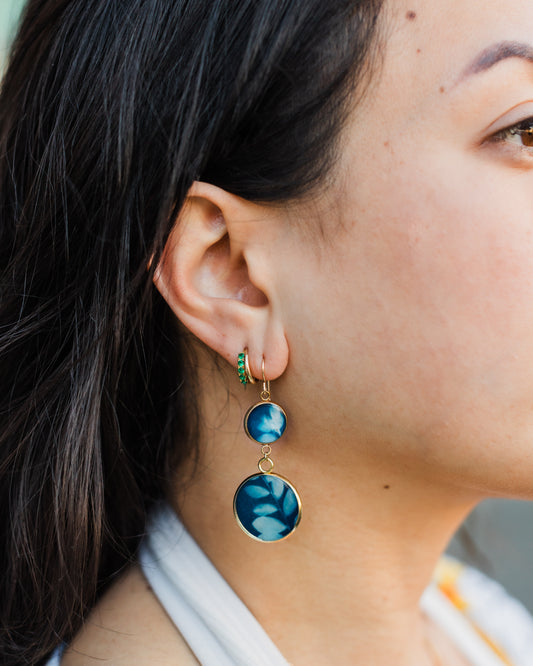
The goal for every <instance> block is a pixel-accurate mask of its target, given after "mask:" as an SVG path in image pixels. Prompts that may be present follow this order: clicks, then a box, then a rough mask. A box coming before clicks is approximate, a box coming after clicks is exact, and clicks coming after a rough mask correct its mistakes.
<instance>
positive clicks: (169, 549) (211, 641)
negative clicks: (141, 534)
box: [47, 505, 533, 666]
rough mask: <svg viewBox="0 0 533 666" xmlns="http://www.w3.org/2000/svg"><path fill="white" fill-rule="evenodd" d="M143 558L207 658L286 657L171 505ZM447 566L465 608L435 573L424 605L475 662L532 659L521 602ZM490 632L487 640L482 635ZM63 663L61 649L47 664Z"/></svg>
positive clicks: (205, 663) (531, 624) (248, 665)
mask: <svg viewBox="0 0 533 666" xmlns="http://www.w3.org/2000/svg"><path fill="white" fill-rule="evenodd" d="M139 560H140V564H141V567H142V570H143V572H144V574H145V576H146V578H147V579H148V581H149V583H150V585H151V587H152V589H153V591H154V593H155V595H156V596H157V597H158V599H159V601H160V602H161V605H162V606H163V607H164V608H165V610H166V612H167V613H168V615H169V617H170V618H171V620H172V621H173V622H174V624H175V625H176V627H177V628H178V629H179V631H180V633H181V635H182V636H183V638H184V639H185V640H186V641H187V643H188V645H189V647H190V648H191V650H192V652H193V653H194V655H195V656H196V658H197V659H198V661H199V662H200V664H202V666H287V665H288V664H289V662H288V661H287V660H286V659H285V658H284V657H283V655H282V654H281V653H280V651H279V650H278V648H277V647H276V646H275V645H274V643H273V642H272V640H271V639H270V638H269V636H268V635H267V634H266V632H265V631H264V629H263V628H262V627H261V625H260V624H259V623H258V621H257V620H256V619H255V617H254V616H253V615H252V613H251V612H250V611H249V610H248V608H247V607H246V606H245V605H244V603H243V602H242V601H241V600H240V598H239V597H238V596H237V595H236V593H235V592H234V591H233V590H232V588H231V587H230V586H229V585H228V583H227V582H226V581H225V580H224V578H223V577H222V576H221V574H220V573H219V572H218V571H217V569H216V568H215V567H214V565H213V564H212V562H211V561H210V560H209V559H208V558H207V556H206V555H205V553H204V552H203V551H202V550H201V549H200V547H199V546H198V544H197V543H196V542H195V541H194V539H193V538H192V537H191V535H190V534H189V532H188V531H187V530H186V528H185V527H184V525H183V523H182V522H181V521H180V520H179V518H178V517H177V516H176V514H175V513H174V512H173V511H172V510H171V509H170V508H169V507H168V506H166V505H161V506H160V507H158V509H157V510H156V511H155V512H154V513H153V514H152V518H151V520H150V522H149V525H148V530H147V536H146V538H145V540H144V541H143V543H142V545H141V548H140V553H139ZM442 566H443V567H444V569H445V570H446V573H445V575H444V576H443V577H442V578H443V580H444V578H445V577H446V576H449V573H450V571H455V572H456V573H457V575H455V574H454V580H453V585H454V587H453V594H454V595H458V594H459V593H460V594H461V595H462V596H463V597H465V596H466V597H467V599H468V603H466V602H464V601H462V606H464V607H465V608H467V612H466V611H465V610H464V609H463V610H462V612H461V611H460V610H458V608H457V607H456V605H454V604H453V603H452V601H451V600H450V598H449V597H448V596H447V595H446V594H445V593H444V592H443V591H442V587H443V585H444V583H443V585H441V584H440V583H439V584H438V582H437V580H435V581H434V582H433V583H432V584H431V585H430V586H429V587H428V588H427V589H426V591H425V593H424V595H423V596H422V599H421V607H422V609H423V610H424V612H425V613H426V614H427V615H428V616H429V617H430V618H431V619H432V620H433V621H434V622H435V623H436V624H438V625H439V626H440V627H442V629H443V630H444V631H445V632H446V633H447V635H448V636H450V639H451V640H452V641H453V642H454V643H455V644H456V646H457V648H458V649H459V651H461V652H462V653H463V654H464V656H465V657H466V658H467V659H468V660H469V661H470V662H471V663H472V666H503V665H505V666H533V619H532V618H531V616H530V614H529V613H528V611H527V610H526V609H525V608H524V606H522V605H521V604H520V603H518V602H517V601H515V600H514V599H512V598H511V597H509V596H508V595H507V593H506V592H505V590H504V589H503V588H502V587H501V585H499V584H498V583H495V582H494V581H492V580H490V579H488V578H487V577H486V576H484V575H483V574H481V573H480V572H478V571H476V570H475V569H472V568H471V567H465V566H464V565H461V564H460V563H457V562H456V561H455V560H452V559H450V558H445V559H444V560H443V561H442ZM444 569H443V570H444ZM441 582H442V581H441ZM485 634H488V636H490V639H491V640H490V641H487V640H486V639H484V638H482V636H483V635H485ZM494 644H496V646H498V647H497V648H495V647H494ZM489 645H492V647H489ZM498 653H499V654H500V655H501V656H498ZM59 664H60V651H59V650H58V651H56V653H54V655H53V656H52V658H51V660H50V661H49V662H48V664H47V666H59Z"/></svg>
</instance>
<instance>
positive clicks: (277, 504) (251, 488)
mask: <svg viewBox="0 0 533 666" xmlns="http://www.w3.org/2000/svg"><path fill="white" fill-rule="evenodd" d="M233 511H234V513H235V517H236V518H237V522H238V523H239V525H240V526H241V528H242V529H243V530H244V531H245V532H246V533H247V534H248V535H249V536H251V537H253V538H254V539H257V540H258V541H280V540H281V539H284V538H285V537H287V536H289V534H291V532H293V531H294V530H295V529H296V527H297V525H298V523H299V522H300V516H301V503H300V498H299V497H298V493H297V492H296V488H294V486H293V485H292V484H291V483H289V481H287V480H286V479H284V478H283V477H281V476H278V475H277V474H270V473H263V474H253V475H252V476H249V477H248V478H247V479H245V480H244V481H243V482H242V483H241V485H240V486H239V487H238V488H237V492H236V493H235V497H234V499H233Z"/></svg>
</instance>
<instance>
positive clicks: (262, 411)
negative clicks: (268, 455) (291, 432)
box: [244, 402, 287, 444]
mask: <svg viewBox="0 0 533 666" xmlns="http://www.w3.org/2000/svg"><path fill="white" fill-rule="evenodd" d="M286 427H287V415H286V414H285V412H284V411H283V409H282V408H281V407H280V406H279V405H276V403H275V402H260V403H258V404H257V405H253V406H252V407H250V409H249V410H248V411H247V412H246V416H245V417H244V430H245V431H246V434H247V435H248V437H250V438H251V439H253V440H255V441H256V442H259V443H260V444H272V442H275V441H276V440H278V439H279V438H280V437H281V436H282V435H283V433H284V432H285V428H286Z"/></svg>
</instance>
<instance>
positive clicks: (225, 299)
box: [154, 182, 288, 379]
mask: <svg viewBox="0 0 533 666" xmlns="http://www.w3.org/2000/svg"><path fill="white" fill-rule="evenodd" d="M269 224H275V222H274V220H273V219H272V212H271V211H270V210H269V209H268V208H267V207H266V206H261V205H257V204H254V203H251V202H249V201H246V200H244V199H241V198H240V197H237V196H235V195H233V194H229V193H228V192H226V191H224V190H222V189H220V188H218V187H216V186H214V185H209V184H207V183H202V182H195V183H194V184H193V186H192V187H191V189H190V190H189V193H188V196H187V199H186V201H185V203H184V205H183V207H182V209H181V212H180V214H179V216H178V219H177V221H176V223H175V225H174V228H173V230H172V232H171V234H170V236H169V238H168V241H167V244H166V246H165V249H164V252H163V255H162V258H161V261H160V263H159V265H158V266H157V268H156V271H155V276H154V282H155V285H156V287H157V289H158V290H159V291H160V293H161V294H162V296H163V298H164V299H165V300H166V301H167V303H168V305H169V306H170V307H171V308H172V310H173V312H174V314H175V315H176V317H178V319H179V320H180V321H181V322H182V323H183V324H184V325H185V326H186V327H187V328H188V329H189V330H190V331H191V332H192V333H194V335H195V336H196V337H198V338H199V339H200V340H201V341H202V342H203V343H204V344H206V345H208V346H209V347H211V348H212V349H214V350H215V351H216V352H218V353H219V354H220V355H221V356H223V357H224V358H225V359H226V360H227V361H228V362H230V363H231V364H232V365H234V366H235V365H236V363H237V356H238V354H239V352H241V351H242V350H243V349H244V348H245V347H248V350H249V361H250V369H251V372H252V374H253V375H254V376H255V377H258V378H261V362H262V359H263V357H264V359H265V369H266V378H267V379H276V377H279V376H280V375H281V374H282V373H283V372H284V370H285V367H286V365H287V361H288V345H287V341H286V339H285V332H284V327H283V322H282V321H281V318H280V313H279V312H277V311H276V309H275V308H274V307H273V305H272V303H273V299H272V294H271V293H269V291H270V288H269V281H268V270H269V269H268V263H269V262H268V244H266V243H265V242H264V239H265V235H268V234H265V232H266V231H268V228H266V225H269Z"/></svg>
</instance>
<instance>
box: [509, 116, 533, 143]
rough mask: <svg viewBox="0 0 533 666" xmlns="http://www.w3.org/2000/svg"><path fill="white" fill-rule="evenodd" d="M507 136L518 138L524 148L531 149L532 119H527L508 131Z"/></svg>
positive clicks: (532, 135)
mask: <svg viewBox="0 0 533 666" xmlns="http://www.w3.org/2000/svg"><path fill="white" fill-rule="evenodd" d="M509 134H510V135H512V136H516V137H519V138H520V142H521V144H522V145H523V146H526V148H533V119H528V120H526V121H524V122H523V123H520V124H519V125H517V126H516V127H513V128H511V129H510V130H509Z"/></svg>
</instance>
